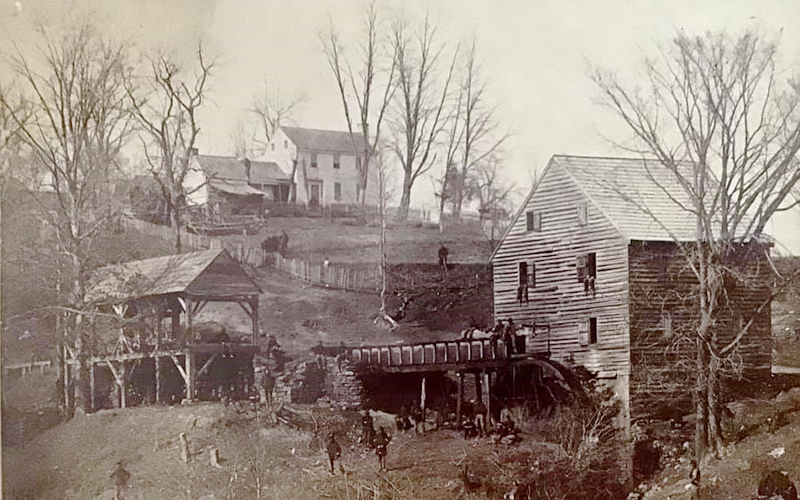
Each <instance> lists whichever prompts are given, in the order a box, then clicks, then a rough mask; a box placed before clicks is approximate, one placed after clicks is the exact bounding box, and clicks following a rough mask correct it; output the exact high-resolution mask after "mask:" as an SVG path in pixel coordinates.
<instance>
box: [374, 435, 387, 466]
mask: <svg viewBox="0 0 800 500" xmlns="http://www.w3.org/2000/svg"><path fill="white" fill-rule="evenodd" d="M388 445H389V436H388V435H387V434H386V431H385V430H383V427H381V428H380V429H378V435H377V436H376V437H375V454H376V455H378V465H379V466H380V470H382V471H384V470H386V452H387V450H386V447H387V446H388Z"/></svg>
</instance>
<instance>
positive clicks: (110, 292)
mask: <svg viewBox="0 0 800 500" xmlns="http://www.w3.org/2000/svg"><path fill="white" fill-rule="evenodd" d="M89 283H90V285H89V288H88V290H87V292H86V300H87V301H88V302H91V303H95V304H102V303H115V302H117V303H118V302H122V301H125V300H130V299H135V298H140V297H149V296H155V295H165V294H171V293H187V294H189V295H195V296H203V295H205V296H214V297H226V296H230V297H234V296H245V295H255V294H258V293H259V292H260V291H261V289H260V288H259V286H258V285H257V284H256V283H255V281H253V280H252V278H250V276H248V274H247V273H246V272H245V270H244V269H243V268H242V267H241V266H240V265H239V263H237V262H236V261H235V260H233V258H232V257H231V256H230V255H229V254H228V252H227V251H225V250H224V249H221V248H218V249H212V250H203V251H200V252H191V253H182V254H176V255H167V256H164V257H155V258H152V259H144V260H134V261H130V262H125V263H122V264H116V265H112V266H106V267H102V268H100V269H97V270H96V271H95V272H94V273H93V274H92V276H91V278H90V281H89Z"/></svg>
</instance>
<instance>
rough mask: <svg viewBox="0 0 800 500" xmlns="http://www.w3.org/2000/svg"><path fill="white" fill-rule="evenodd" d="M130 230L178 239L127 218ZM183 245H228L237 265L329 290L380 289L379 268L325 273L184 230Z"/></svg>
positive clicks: (315, 265)
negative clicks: (268, 270)
mask: <svg viewBox="0 0 800 500" xmlns="http://www.w3.org/2000/svg"><path fill="white" fill-rule="evenodd" d="M123 221H124V224H125V225H126V227H127V228H130V229H135V230H137V231H140V232H142V233H144V234H146V235H148V236H151V237H155V238H161V239H164V240H166V241H172V240H173V238H174V237H175V235H174V233H173V232H172V229H171V228H169V227H166V226H159V225H157V224H153V223H150V222H147V221H143V220H140V219H132V218H125V219H123ZM181 244H182V246H183V247H184V249H186V250H192V251H198V250H207V249H209V248H219V247H220V246H224V247H225V250H227V251H228V253H229V254H230V255H231V257H233V258H234V259H235V260H236V261H237V262H240V263H242V264H247V265H249V266H252V267H256V268H258V267H267V266H274V267H275V269H277V270H278V271H280V272H283V273H286V274H288V275H290V276H292V277H293V278H295V279H300V280H303V281H306V282H308V283H312V284H315V285H319V286H326V287H329V288H339V289H342V290H354V291H364V292H375V291H377V290H378V286H379V283H380V276H379V274H378V271H377V269H375V270H364V269H354V268H348V267H343V266H336V265H329V266H328V267H327V269H325V270H324V271H323V267H324V266H323V265H322V264H320V263H311V262H306V261H303V260H300V259H285V258H284V257H283V256H282V255H281V254H279V253H274V252H266V251H264V250H263V249H262V248H261V247H259V246H251V245H243V244H242V243H235V242H231V243H226V242H223V241H222V240H219V239H217V238H210V237H208V236H203V235H199V234H192V233H188V232H186V231H181Z"/></svg>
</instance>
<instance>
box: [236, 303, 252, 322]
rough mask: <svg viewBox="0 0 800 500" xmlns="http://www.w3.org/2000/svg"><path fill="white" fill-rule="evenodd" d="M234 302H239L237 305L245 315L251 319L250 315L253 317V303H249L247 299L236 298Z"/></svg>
mask: <svg viewBox="0 0 800 500" xmlns="http://www.w3.org/2000/svg"><path fill="white" fill-rule="evenodd" d="M236 303H237V304H239V307H241V308H242V310H243V311H244V312H245V313H246V314H247V316H248V317H249V318H251V319H252V317H253V305H252V304H251V303H250V301H249V300H237V301H236Z"/></svg>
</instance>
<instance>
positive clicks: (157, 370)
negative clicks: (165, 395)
mask: <svg viewBox="0 0 800 500" xmlns="http://www.w3.org/2000/svg"><path fill="white" fill-rule="evenodd" d="M154 361H155V368H154V370H153V371H154V372H155V378H156V404H161V356H159V355H158V351H156V355H155V358H154Z"/></svg>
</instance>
